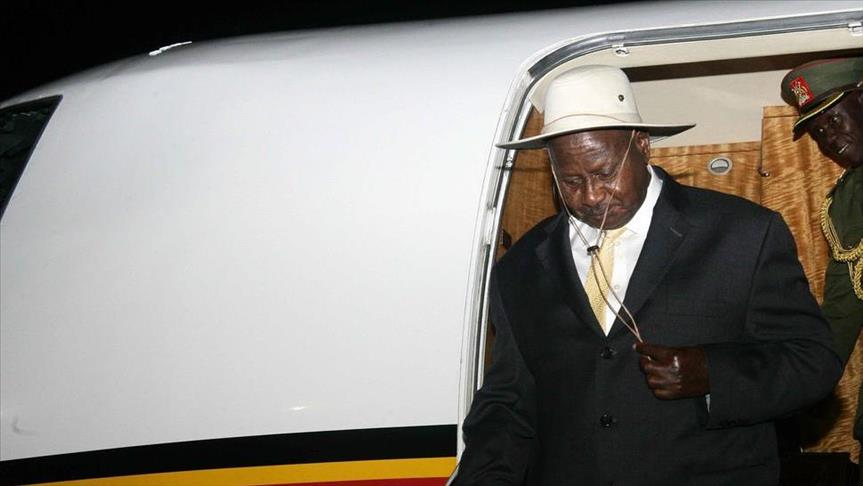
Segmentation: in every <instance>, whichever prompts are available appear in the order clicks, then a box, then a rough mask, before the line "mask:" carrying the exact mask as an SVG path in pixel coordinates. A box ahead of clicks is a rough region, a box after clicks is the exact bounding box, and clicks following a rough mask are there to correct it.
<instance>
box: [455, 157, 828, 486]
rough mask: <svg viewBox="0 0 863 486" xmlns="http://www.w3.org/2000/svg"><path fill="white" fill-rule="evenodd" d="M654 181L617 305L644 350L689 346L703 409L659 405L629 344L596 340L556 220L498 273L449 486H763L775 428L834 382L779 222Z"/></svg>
mask: <svg viewBox="0 0 863 486" xmlns="http://www.w3.org/2000/svg"><path fill="white" fill-rule="evenodd" d="M657 172H658V173H659V175H660V177H662V178H663V179H664V180H665V183H664V184H663V189H662V193H661V195H660V198H659V201H658V202H657V204H656V207H655V209H654V213H653V220H652V222H651V225H650V230H649V232H648V235H647V239H646V241H645V244H644V248H643V249H642V252H641V256H640V258H639V259H638V262H637V265H636V267H635V270H634V272H633V275H632V278H631V280H630V283H629V288H628V290H627V293H626V297H625V303H626V305H627V306H628V307H629V309H630V311H632V313H633V314H634V315H635V316H636V319H637V322H638V324H639V327H640V329H641V334H642V336H643V338H644V339H645V341H647V342H652V343H656V344H662V345H667V346H694V345H701V346H703V347H704V348H705V349H706V353H707V360H708V368H709V374H710V391H711V394H710V406H709V411H708V408H707V406H706V403H705V399H704V398H703V397H698V398H692V399H683V400H670V401H663V400H659V399H657V398H655V397H654V396H653V395H652V394H651V392H650V390H649V389H648V388H647V385H646V383H645V379H644V375H643V374H642V372H641V371H640V370H639V368H638V358H639V355H638V354H637V353H635V352H634V351H633V350H632V346H633V343H634V338H633V336H632V335H631V334H630V333H629V332H628V331H627V330H626V328H625V327H624V326H623V325H622V324H621V323H620V322H619V321H618V322H615V324H614V325H613V327H612V329H611V332H610V333H609V335H608V337H606V336H605V335H604V334H603V333H602V331H601V330H600V328H599V325H598V323H597V321H596V318H595V317H594V315H593V313H592V312H591V310H590V306H589V304H588V301H587V297H586V295H585V293H584V289H583V288H582V286H581V283H580V281H579V278H578V275H577V273H576V270H575V265H574V264H573V261H572V257H571V250H570V243H569V232H568V225H567V219H566V216H565V215H564V214H562V213H561V214H558V215H557V216H555V217H552V218H549V219H547V220H545V221H543V222H541V223H540V224H538V225H537V226H536V227H534V228H533V229H532V230H531V231H529V232H528V233H527V234H526V235H525V236H524V237H523V238H522V239H521V240H520V241H519V242H518V243H517V244H516V245H514V246H513V247H512V248H511V249H510V250H509V251H508V252H507V253H506V255H505V256H504V257H503V258H502V259H501V260H500V262H498V263H497V265H496V266H495V269H494V272H493V276H492V281H491V284H490V311H491V320H492V322H493V323H494V325H495V328H496V341H495V345H494V350H493V364H492V365H491V366H490V368H489V370H488V373H487V375H486V378H485V382H484V384H483V386H482V388H481V389H480V390H479V391H478V392H477V393H476V395H475V398H474V402H473V405H472V407H471V411H470V413H469V415H468V417H467V419H466V420H465V423H464V433H465V442H466V445H467V448H466V451H465V454H464V455H463V457H462V460H461V463H460V465H459V470H458V475H457V477H456V479H455V484H457V485H463V484H521V483H526V484H552V485H557V484H561V485H562V484H567V485H573V484H578V485H580V484H584V485H609V484H614V485H616V486H621V485H637V486H645V485H661V486H668V485H686V484H692V485H699V486H708V485H714V484H728V485H762V484H764V485H767V484H771V485H775V484H776V483H777V482H778V478H779V470H778V458H777V451H776V438H775V433H774V426H773V423H772V422H771V421H772V420H774V419H776V418H779V417H783V416H787V415H789V414H792V413H794V412H796V411H798V410H801V409H802V408H804V407H807V406H808V405H810V404H812V403H813V402H815V401H817V400H818V399H820V398H821V397H823V396H825V395H826V394H828V393H829V392H830V391H831V390H832V389H833V387H834V386H835V384H836V382H837V381H838V379H839V376H840V374H841V366H842V365H841V362H840V361H839V359H838V357H837V356H836V353H835V352H834V351H833V343H832V338H831V335H830V330H829V328H828V327H827V324H826V323H825V321H824V320H823V318H822V317H821V314H820V312H819V310H818V306H817V304H816V302H815V300H814V299H813V298H812V295H811V294H810V292H809V287H808V285H807V282H806V278H805V276H804V275H803V271H802V268H801V266H800V263H799V262H798V260H797V255H796V250H795V246H794V240H793V239H792V236H791V234H790V232H789V231H788V228H787V226H786V225H785V223H784V222H783V221H782V218H781V217H780V216H779V215H778V214H776V213H774V212H772V211H769V210H767V209H764V208H762V207H759V206H757V205H755V204H752V203H750V202H748V201H745V200H743V199H740V198H737V197H733V196H728V195H724V194H720V193H716V192H712V191H706V190H701V189H695V188H691V187H686V186H682V185H680V184H677V183H676V182H674V181H673V180H672V179H671V178H670V177H669V176H668V175H667V174H666V173H665V172H663V171H661V170H657Z"/></svg>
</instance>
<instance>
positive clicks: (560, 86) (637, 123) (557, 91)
mask: <svg viewBox="0 0 863 486" xmlns="http://www.w3.org/2000/svg"><path fill="white" fill-rule="evenodd" d="M533 102H534V106H536V108H537V109H538V110H539V111H540V112H541V113H542V114H543V116H544V125H543V127H542V131H541V132H540V134H539V135H536V136H533V137H528V138H523V139H520V140H513V141H511V142H506V143H501V144H498V147H501V148H514V149H533V148H543V147H545V142H546V141H547V140H548V139H550V138H554V137H559V136H561V135H565V134H567V133H574V132H582V131H587V130H600V129H604V128H637V129H641V130H645V131H647V132H648V133H649V134H650V138H651V140H653V141H656V140H659V139H662V138H665V137H670V136H671V135H676V134H678V133H680V132H683V131H685V130H689V129H690V128H692V127H694V126H695V124H694V123H688V124H684V125H666V124H657V123H644V122H643V121H642V120H641V115H640V114H639V113H638V106H637V105H636V104H635V96H634V95H633V93H632V86H630V84H629V79H628V78H627V77H626V74H624V73H623V71H621V70H620V69H618V68H616V67H612V66H579V67H576V68H573V69H570V70H569V71H566V72H564V73H562V74H560V75H559V76H557V77H556V78H554V79H553V80H552V81H551V82H550V83H549V84H548V87H547V88H546V90H545V94H544V96H542V99H538V100H533Z"/></svg>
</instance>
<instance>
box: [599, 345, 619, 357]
mask: <svg viewBox="0 0 863 486" xmlns="http://www.w3.org/2000/svg"><path fill="white" fill-rule="evenodd" d="M599 355H600V356H601V357H602V359H611V358H613V357H614V355H615V351H614V349H612V348H609V347H608V346H606V347H604V348H602V351H600V352H599Z"/></svg>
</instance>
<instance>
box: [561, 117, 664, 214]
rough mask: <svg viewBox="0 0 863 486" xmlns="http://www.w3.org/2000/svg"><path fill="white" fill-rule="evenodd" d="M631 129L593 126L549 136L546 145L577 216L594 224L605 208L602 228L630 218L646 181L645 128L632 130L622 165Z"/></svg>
mask: <svg viewBox="0 0 863 486" xmlns="http://www.w3.org/2000/svg"><path fill="white" fill-rule="evenodd" d="M631 134H632V131H631V130H626V129H622V130H621V129H609V130H593V131H588V132H580V133H571V134H568V135H561V136H560V137H555V138H553V139H551V140H549V142H548V144H547V146H546V148H547V149H548V154H549V156H550V157H551V163H552V164H554V167H555V172H556V173H557V177H558V180H559V181H560V190H561V191H562V192H563V198H564V200H565V201H566V205H567V206H568V207H569V210H570V211H571V212H572V215H573V216H575V217H576V218H577V219H578V220H579V221H582V222H585V223H587V224H589V225H590V226H593V227H594V228H599V227H600V225H601V224H602V216H603V214H604V213H605V210H606V208H608V216H607V218H606V220H605V228H606V229H616V228H620V227H622V226H623V225H625V224H626V223H627V222H629V220H630V219H632V217H633V216H634V215H635V212H636V211H638V208H639V207H641V203H642V202H643V201H644V196H645V195H646V194H647V185H648V183H649V182H650V176H649V174H648V173H647V161H648V159H649V158H650V137H649V136H648V135H647V133H645V132H636V133H635V137H634V138H633V140H632V148H631V149H630V150H629V155H628V156H627V157H626V160H625V161H623V167H621V165H620V164H621V159H623V157H624V154H626V148H627V145H628V143H629V139H630V135H631ZM618 170H619V171H621V172H620V175H619V178H618ZM615 180H617V189H616V190H615V187H614V186H615Z"/></svg>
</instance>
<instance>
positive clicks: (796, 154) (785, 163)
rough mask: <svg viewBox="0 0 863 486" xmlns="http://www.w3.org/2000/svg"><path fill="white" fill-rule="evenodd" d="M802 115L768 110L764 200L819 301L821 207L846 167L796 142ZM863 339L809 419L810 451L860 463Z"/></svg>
mask: <svg viewBox="0 0 863 486" xmlns="http://www.w3.org/2000/svg"><path fill="white" fill-rule="evenodd" d="M796 119H797V116H796V112H795V110H794V108H792V107H790V106H768V107H765V108H764V117H763V120H762V156H761V157H762V165H763V170H764V171H766V172H767V173H768V174H769V176H768V177H765V178H764V179H763V181H762V204H763V205H764V206H767V207H768V208H770V209H773V210H774V211H778V212H779V213H780V214H782V217H783V218H784V219H785V222H786V223H788V226H789V227H790V228H791V232H792V233H793V234H794V239H795V240H796V241H797V251H798V254H799V257H800V262H801V263H802V264H803V269H804V271H805V272H806V277H807V278H808V279H809V286H810V287H811V289H812V293H813V295H815V297H816V299H818V301H819V302H821V300H822V299H823V296H824V270H825V269H826V267H827V259H828V258H829V253H828V249H827V242H826V241H825V240H824V237H823V235H822V234H821V223H820V211H821V205H822V203H823V202H824V197H825V196H826V195H827V193H828V192H829V191H830V189H831V188H832V187H833V185H834V184H835V182H836V180H837V179H838V178H839V176H840V175H841V173H842V169H841V168H840V167H839V166H837V165H836V164H835V163H833V162H832V161H831V160H830V159H828V158H827V157H825V156H823V155H822V154H821V152H820V151H819V150H818V147H817V146H816V145H815V143H814V142H812V141H811V140H810V139H809V137H808V136H804V137H801V138H800V139H799V140H797V141H796V142H795V141H794V140H792V135H791V127H792V126H793V125H794V120H796ZM860 348H861V341H860V340H858V342H857V346H856V348H855V350H854V353H853V354H852V355H851V358H850V360H849V361H848V365H847V366H846V368H845V373H844V374H843V376H842V379H841V380H840V382H839V385H838V386H837V387H836V390H835V393H834V395H835V398H834V399H833V400H830V401H827V402H825V403H823V404H822V405H821V406H820V407H818V408H817V409H816V410H815V412H814V413H813V414H811V415H810V416H809V417H807V418H808V419H810V420H807V421H806V422H805V423H804V427H805V432H806V433H807V437H805V439H806V440H807V441H808V444H805V445H806V449H807V450H810V451H817V452H849V453H851V457H852V460H854V461H855V462H857V461H859V455H860V444H859V442H857V441H856V440H854V438H853V437H852V431H853V428H854V416H855V411H856V410H857V397H858V393H859V390H860V378H861V374H860V373H861V372H863V353H861V349H860Z"/></svg>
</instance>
